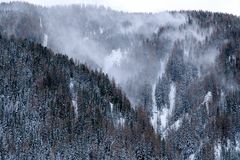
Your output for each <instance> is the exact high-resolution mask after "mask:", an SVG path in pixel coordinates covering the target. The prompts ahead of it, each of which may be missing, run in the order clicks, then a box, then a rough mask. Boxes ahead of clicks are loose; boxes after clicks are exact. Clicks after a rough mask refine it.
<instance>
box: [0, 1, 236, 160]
mask: <svg viewBox="0 0 240 160" xmlns="http://www.w3.org/2000/svg"><path fill="white" fill-rule="evenodd" d="M20 4H21V5H19V3H11V4H2V5H1V9H0V11H1V12H0V13H1V14H0V21H1V27H0V32H1V33H2V34H3V35H4V37H5V36H6V37H8V39H11V35H13V37H12V40H13V41H14V42H15V41H16V40H14V37H17V38H18V39H19V38H20V39H24V38H27V40H29V41H31V42H28V41H25V42H24V43H23V44H25V43H29V45H30V44H31V46H30V47H29V46H28V45H23V46H28V47H27V48H28V49H30V50H31V54H33V55H34V54H36V53H38V52H39V54H40V55H42V52H43V53H45V51H46V52H47V51H48V50H47V49H46V48H44V47H41V46H40V45H37V44H36V43H41V44H42V45H43V46H45V47H48V48H51V49H52V51H48V52H50V53H51V54H50V55H51V56H50V57H52V56H53V57H55V58H53V59H56V60H55V61H54V63H53V62H52V58H46V57H45V54H43V55H42V56H37V57H35V58H34V59H35V61H37V62H38V61H39V62H40V64H37V65H36V66H34V67H32V66H31V65H32V64H31V65H30V66H31V67H30V69H31V70H32V68H33V70H34V73H35V72H36V73H37V74H36V75H35V74H33V73H31V74H30V73H28V72H29V71H25V70H24V69H23V68H19V67H18V66H17V67H16V69H19V70H20V71H21V72H20V73H21V74H19V73H18V74H17V73H15V72H13V71H11V72H10V71H8V68H9V67H7V68H3V70H2V71H5V72H6V73H8V72H10V73H11V74H10V75H11V76H10V77H9V78H8V79H6V80H5V81H4V82H5V83H7V82H11V84H8V86H4V85H3V84H4V83H3V82H2V85H3V87H2V88H3V90H4V88H7V89H6V90H10V91H9V92H3V94H2V95H4V96H7V94H9V96H12V95H14V94H17V93H18V90H16V89H15V86H23V87H22V89H24V88H29V89H31V90H33V89H34V88H35V89H34V90H33V91H32V93H31V94H33V93H34V94H37V97H40V99H42V100H44V103H42V104H41V103H40V104H38V103H37V104H35V102H34V105H33V106H35V105H36V106H40V107H42V106H45V107H46V108H48V107H50V108H51V106H55V105H56V104H57V107H56V109H55V111H54V112H53V115H52V116H53V117H58V118H60V119H61V118H63V120H61V121H62V122H63V124H64V125H65V128H64V127H63V128H60V131H61V130H62V133H61V134H63V135H68V133H67V132H64V130H66V128H68V127H69V126H72V125H73V124H71V123H70V122H72V121H74V122H78V123H77V124H75V123H74V124H75V125H76V128H78V127H79V126H81V127H80V128H81V131H83V130H86V131H91V132H92V133H93V135H91V136H90V137H94V138H95V140H96V141H98V144H97V145H96V144H95V143H93V144H90V142H87V143H86V145H88V146H85V148H84V149H82V150H81V151H84V153H88V154H87V155H88V157H89V158H90V159H91V156H94V157H95V158H96V157H98V158H99V159H101V158H102V159H106V157H102V156H103V155H105V156H106V151H105V150H104V151H103V150H102V147H103V148H104V147H105V146H106V144H108V145H109V144H111V143H113V144H114V147H113V148H112V149H110V150H111V151H110V152H111V154H110V155H108V156H110V158H113V156H116V155H118V153H121V154H120V155H121V156H123V157H124V156H125V157H124V159H134V158H136V159H142V158H143V157H144V158H143V159H148V158H149V159H158V158H160V159H239V147H240V146H239V144H240V139H239V133H240V124H239V122H240V117H239V113H240V46H239V44H240V43H239V42H240V39H239V37H240V19H239V17H236V16H233V15H228V14H222V13H210V12H202V11H189V12H163V13H157V14H130V13H123V12H116V11H112V10H110V9H105V8H102V7H100V8H95V7H93V6H78V5H72V6H68V7H61V6H58V7H52V8H43V7H40V6H33V5H30V4H24V3H20ZM26 24H28V25H26ZM20 39H19V40H18V41H23V40H20ZM5 41H9V40H6V39H5V38H4V40H3V41H2V43H3V44H4V42H5ZM32 42H33V43H32ZM21 43H22V42H21ZM21 43H20V44H21ZM18 45H19V44H18V42H15V44H14V46H18ZM3 46H4V45H3ZM8 46H10V45H9V44H7V45H6V47H8ZM21 46H22V44H21ZM13 48H16V47H13ZM23 48H25V47H23ZM34 48H37V50H33V49H34ZM28 49H27V50H28ZM32 50H33V51H32ZM38 50H41V51H38ZM2 52H3V53H5V52H6V53H8V51H2ZM15 52H16V51H15V50H14V49H12V50H11V51H10V53H15ZM53 52H61V53H66V54H67V55H69V56H70V57H72V58H75V59H77V61H79V62H81V63H86V64H88V65H89V66H90V67H91V68H95V69H96V70H97V71H96V72H93V71H91V70H90V69H87V67H86V66H85V65H77V66H76V65H75V64H74V63H73V62H72V60H70V61H68V60H67V58H66V57H65V56H62V55H60V54H57V55H54V54H53ZM3 55H4V54H3ZM6 55H7V56H4V57H2V60H3V62H5V60H6V63H7V64H8V63H9V64H17V61H19V60H11V61H10V60H8V59H6V58H7V57H9V56H10V55H8V54H6ZM37 55H38V54H37ZM10 57H18V55H17V54H12V55H11V56H10ZM47 57H49V55H48V56H47ZM57 59H59V60H57ZM31 63H33V64H34V61H33V62H31ZM55 63H56V64H55ZM24 64H25V62H24ZM53 64H54V65H53ZM25 65H28V63H27V64H25ZM20 66H21V65H20ZM14 69H15V68H14ZM43 69H45V70H46V71H44V72H43ZM28 70H29V69H28ZM31 70H30V71H31ZM101 70H102V71H101ZM23 71H25V72H26V73H22V72H23ZM12 72H13V73H14V74H13V73H12ZM106 73H107V74H108V75H109V77H110V79H111V78H114V79H115V80H116V82H111V81H110V80H109V79H108V76H107V75H106ZM23 75H26V76H23ZM16 76H17V78H14V77H16ZM25 77H30V78H29V80H30V82H31V83H30V82H29V83H30V84H31V85H26V84H25V83H26V82H28V81H29V80H27V81H25ZM31 77H35V79H33V80H32V79H31ZM1 78H7V77H5V76H4V74H2V77H1ZM14 79H20V80H21V79H22V80H21V81H23V82H24V83H23V82H21V83H23V84H18V82H15V81H14ZM12 81H13V83H12ZM32 81H33V82H34V83H32ZM33 84H35V85H33ZM116 84H117V86H118V85H119V86H121V88H122V90H123V91H124V92H125V93H126V96H124V94H123V93H122V92H121V91H120V89H119V88H118V87H116ZM9 87H10V89H8V88H9ZM13 87H14V88H13ZM59 87H60V88H59ZM20 88H21V87H20ZM35 92H37V93H35ZM39 94H40V95H39ZM45 94H49V96H50V97H52V99H50V100H46V97H45V96H43V95H45ZM26 97H27V96H26V95H22V98H24V99H26ZM59 97H64V98H63V99H62V98H59ZM44 98H45V99H44ZM36 99H37V100H36V101H37V102H38V101H39V100H38V99H39V98H36ZM80 99H81V100H80ZM128 99H129V100H130V102H131V105H130V102H129V101H128ZM48 101H49V104H46V103H47V102H48ZM50 101H51V103H50ZM9 103H10V102H9ZM11 103H12V102H11ZM14 103H15V101H14ZM14 103H13V104H14ZM31 103H32V102H31ZM20 106H21V105H20ZM66 106H67V107H66ZM68 106H69V107H68ZM89 106H90V108H89ZM63 108H64V109H63ZM133 108H134V110H133ZM62 109H63V110H62ZM65 109H67V110H65ZM99 112H100V113H99ZM63 113H66V114H67V116H66V117H65V116H64V115H65V114H63ZM93 113H94V114H93ZM97 115H98V116H97ZM62 116H63V117H62ZM95 116H97V117H98V119H99V118H100V119H104V120H101V121H104V122H105V121H107V122H109V123H110V124H111V126H112V128H111V129H110V131H111V130H114V136H111V135H112V132H110V131H109V130H107V131H106V132H104V133H107V134H104V135H105V136H103V137H104V138H105V140H107V142H105V141H101V140H102V139H104V138H102V137H101V136H100V137H99V132H98V131H97V130H98V129H99V128H100V130H101V131H102V130H106V128H108V129H109V127H107V126H109V125H107V126H105V125H103V124H101V123H100V124H99V123H97V122H98V121H97V122H96V118H95ZM69 117H70V118H69ZM93 117H94V118H93ZM65 119H66V121H65ZM89 119H91V120H90V121H91V122H92V123H90V124H91V125H90V126H91V127H89V126H88V125H89ZM6 121H7V120H4V121H3V122H6ZM69 121H70V122H69ZM65 122H66V123H65ZM107 122H106V123H107ZM79 123H80V124H79ZM85 123H86V124H85ZM83 124H85V125H83ZM107 124H108V123H107ZM86 125H87V126H86ZM96 125H97V126H98V127H96ZM151 125H152V126H151ZM46 126H48V125H46ZM57 126H58V124H57ZM104 126H105V127H104ZM84 127H86V128H85V129H84ZM119 127H120V131H119ZM58 129H59V128H58ZM121 129H122V130H121ZM70 130H71V129H70ZM122 131H124V132H122ZM71 132H72V131H71ZM154 132H155V133H154ZM66 133H67V134H66ZM101 133H103V132H101ZM142 133H143V134H142ZM55 134H58V133H55V132H54V133H53V136H54V135H55ZM94 134H97V135H98V136H97V138H96V136H95V135H94ZM119 134H120V135H119ZM121 134H123V135H121ZM76 135H78V134H76ZM86 135H87V133H86V134H85V135H84V136H82V137H81V138H82V139H81V140H82V141H79V142H76V143H81V145H80V146H84V145H82V143H85V141H86V140H87V139H88V138H87V137H86ZM56 137H58V136H56ZM60 137H61V136H60ZM109 137H110V138H109ZM116 137H118V138H116ZM119 137H120V138H119ZM114 139H117V142H116V141H115V140H114ZM148 139H150V140H149V141H148ZM96 141H94V142H96ZM99 141H100V142H99ZM102 142H104V143H102ZM60 144H61V143H60ZM76 145H77V144H76ZM93 146H94V147H93ZM120 146H121V147H122V148H123V150H119V149H120V148H121V147H120ZM129 146H130V147H129ZM108 147H109V146H108ZM47 148H48V147H47ZM63 148H64V147H63V146H59V149H60V150H62V149H63ZM66 148H70V149H72V150H71V151H72V152H74V155H75V154H79V152H78V151H77V149H73V148H72V147H69V146H68V147H66ZM89 148H90V149H89ZM93 148H94V152H90V150H91V151H92V150H93ZM60 150H58V152H57V151H56V152H54V154H53V155H54V156H56V155H59V156H60V155H62V156H67V155H71V153H70V152H63V153H62V154H61V153H60ZM86 150H87V151H86ZM85 151H86V152H85ZM61 152H62V151H61ZM81 153H82V152H81ZM93 153H94V154H95V155H92V154H93ZM87 155H86V156H87ZM86 156H81V155H79V157H86ZM111 156H112V157H111ZM100 157H101V158H100ZM123 157H122V158H123ZM133 157H134V158H133ZM150 157H151V158H150ZM108 158H109V157H108ZM93 159H94V158H93ZM114 159H120V157H118V158H116V157H114Z"/></svg>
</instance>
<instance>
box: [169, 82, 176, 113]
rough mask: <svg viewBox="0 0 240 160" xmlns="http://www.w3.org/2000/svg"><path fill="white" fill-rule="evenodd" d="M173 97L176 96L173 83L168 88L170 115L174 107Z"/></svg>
mask: <svg viewBox="0 0 240 160" xmlns="http://www.w3.org/2000/svg"><path fill="white" fill-rule="evenodd" d="M175 95H176V86H175V84H174V83H172V84H171V86H170V92H169V103H170V113H172V111H173V109H174V106H175Z"/></svg>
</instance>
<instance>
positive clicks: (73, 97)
mask: <svg viewBox="0 0 240 160" xmlns="http://www.w3.org/2000/svg"><path fill="white" fill-rule="evenodd" d="M74 86H75V82H74V80H73V79H72V78H71V79H70V84H69V88H70V92H71V97H72V106H73V108H74V115H75V118H78V104H77V93H76V91H75V90H74Z"/></svg>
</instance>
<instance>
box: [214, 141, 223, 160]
mask: <svg viewBox="0 0 240 160" xmlns="http://www.w3.org/2000/svg"><path fill="white" fill-rule="evenodd" d="M221 153H222V148H221V143H218V144H217V145H215V146H214V155H215V160H221Z"/></svg>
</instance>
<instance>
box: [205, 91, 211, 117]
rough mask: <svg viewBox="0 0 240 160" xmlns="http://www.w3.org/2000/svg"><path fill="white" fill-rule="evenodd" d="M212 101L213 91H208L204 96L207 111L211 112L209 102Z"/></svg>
mask: <svg viewBox="0 0 240 160" xmlns="http://www.w3.org/2000/svg"><path fill="white" fill-rule="evenodd" d="M211 102H212V92H210V91H208V93H207V94H206V95H205V97H204V101H203V104H205V105H206V107H207V113H208V114H209V104H210V103H211Z"/></svg>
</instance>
